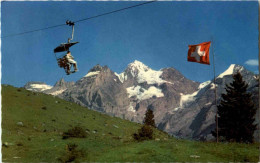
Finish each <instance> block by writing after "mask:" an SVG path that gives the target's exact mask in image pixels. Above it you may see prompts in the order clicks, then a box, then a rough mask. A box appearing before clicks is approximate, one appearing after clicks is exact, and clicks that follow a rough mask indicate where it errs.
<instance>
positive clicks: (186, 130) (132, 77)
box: [26, 61, 259, 140]
mask: <svg viewBox="0 0 260 163" xmlns="http://www.w3.org/2000/svg"><path fill="white" fill-rule="evenodd" d="M237 71H239V72H241V74H242V75H243V78H244V80H245V81H246V82H247V83H248V84H249V91H250V92H251V93H252V94H253V99H254V101H255V103H256V105H258V80H259V77H258V76H255V75H254V74H253V73H251V72H249V71H247V70H246V69H245V68H244V67H242V66H239V65H231V66H230V67H229V68H228V69H227V70H226V71H225V72H223V73H222V74H220V75H219V76H217V78H216V87H217V101H219V100H220V97H221V94H222V93H225V85H226V84H228V83H230V82H231V81H232V80H233V79H232V74H234V73H236V72H237ZM32 84H33V83H30V84H26V88H28V89H30V90H32V88H35V87H32V86H31V85H32ZM38 84H39V83H38ZM29 85H30V87H28V86H29ZM42 85H43V84H42ZM38 87H39V86H38ZM42 87H43V86H42ZM47 88H48V89H42V90H40V89H38V91H42V92H44V93H47V94H52V95H54V96H58V97H60V98H63V99H65V100H68V101H72V102H75V103H78V104H80V105H83V106H87V107H88V108H90V109H93V110H96V111H100V112H104V113H106V114H109V115H111V116H117V117H121V118H124V119H128V120H131V121H135V122H139V123H142V121H143V118H144V114H145V112H146V110H147V109H148V108H149V109H152V110H153V111H154V115H155V122H156V125H157V126H158V128H159V129H162V130H164V131H166V132H168V133H170V134H173V135H177V136H179V137H184V138H194V139H201V140H204V139H207V140H208V139H211V138H212V136H211V134H210V133H211V131H212V130H214V128H215V113H216V106H215V103H214V101H215V98H214V97H215V95H214V88H215V84H214V82H213V81H206V82H203V83H198V82H194V81H191V80H189V79H187V78H185V77H184V76H183V75H182V74H181V73H180V72H179V71H177V70H176V69H174V68H163V69H160V70H153V69H151V68H149V67H148V66H146V65H145V64H143V63H142V62H140V61H134V62H132V63H130V64H128V66H127V67H126V69H125V70H124V71H123V72H122V73H119V74H118V73H116V72H113V71H112V70H110V69H109V68H108V67H107V66H100V65H96V66H94V67H93V68H92V69H90V70H89V72H87V73H86V75H84V76H83V77H82V78H81V79H80V80H78V81H76V82H75V83H67V82H65V81H64V80H63V79H62V80H60V81H58V82H57V83H56V84H55V86H54V87H51V86H49V87H47Z"/></svg>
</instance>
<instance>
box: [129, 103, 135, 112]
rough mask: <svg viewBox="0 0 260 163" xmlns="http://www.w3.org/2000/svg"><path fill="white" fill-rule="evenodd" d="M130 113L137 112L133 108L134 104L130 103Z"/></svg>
mask: <svg viewBox="0 0 260 163" xmlns="http://www.w3.org/2000/svg"><path fill="white" fill-rule="evenodd" d="M127 110H128V111H131V112H134V113H135V112H136V110H135V109H134V107H133V106H132V102H130V105H129V108H128V109H127Z"/></svg>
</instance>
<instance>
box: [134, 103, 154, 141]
mask: <svg viewBox="0 0 260 163" xmlns="http://www.w3.org/2000/svg"><path fill="white" fill-rule="evenodd" d="M152 109H153V107H152V105H149V106H148V108H147V111H146V113H145V117H144V125H143V126H142V127H141V128H140V129H139V130H138V133H134V134H133V138H134V139H135V140H138V141H143V140H149V139H153V127H155V121H154V115H153V110H152Z"/></svg>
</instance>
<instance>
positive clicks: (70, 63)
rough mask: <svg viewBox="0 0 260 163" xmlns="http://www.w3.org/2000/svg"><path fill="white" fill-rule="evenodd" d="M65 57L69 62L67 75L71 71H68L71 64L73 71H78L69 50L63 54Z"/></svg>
mask: <svg viewBox="0 0 260 163" xmlns="http://www.w3.org/2000/svg"><path fill="white" fill-rule="evenodd" d="M65 58H66V60H67V61H68V64H69V69H68V71H67V75H69V74H70V73H71V71H70V67H71V65H73V67H74V72H77V71H78V68H77V62H76V61H75V60H74V57H73V56H72V55H71V53H70V51H68V52H67V54H66V55H65Z"/></svg>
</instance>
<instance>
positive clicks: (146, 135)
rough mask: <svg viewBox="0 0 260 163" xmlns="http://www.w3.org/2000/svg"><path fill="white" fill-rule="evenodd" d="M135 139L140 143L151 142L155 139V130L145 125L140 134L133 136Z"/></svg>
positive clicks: (139, 131)
mask: <svg viewBox="0 0 260 163" xmlns="http://www.w3.org/2000/svg"><path fill="white" fill-rule="evenodd" d="M133 138H134V139H135V140H138V141H143V140H151V139H153V128H152V127H151V126H149V125H143V127H142V128H140V129H139V130H138V133H134V134H133Z"/></svg>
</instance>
